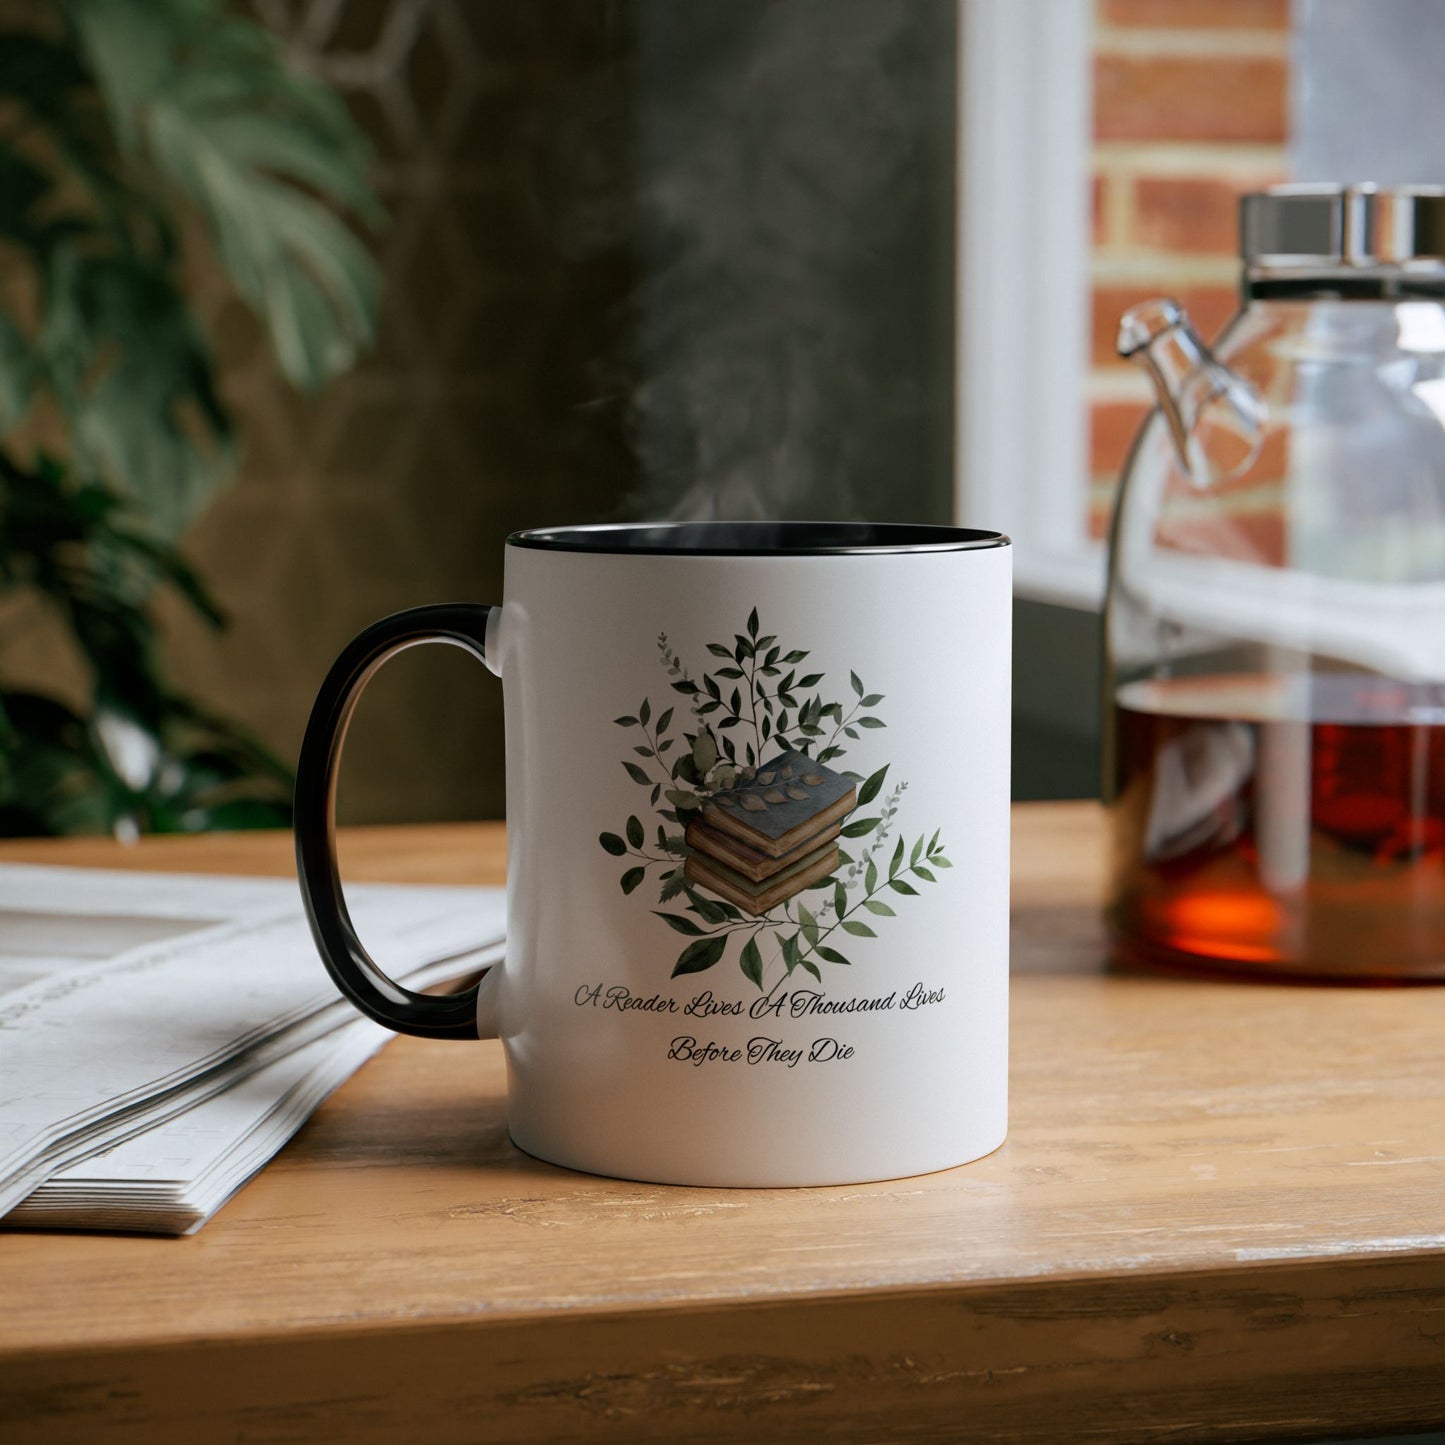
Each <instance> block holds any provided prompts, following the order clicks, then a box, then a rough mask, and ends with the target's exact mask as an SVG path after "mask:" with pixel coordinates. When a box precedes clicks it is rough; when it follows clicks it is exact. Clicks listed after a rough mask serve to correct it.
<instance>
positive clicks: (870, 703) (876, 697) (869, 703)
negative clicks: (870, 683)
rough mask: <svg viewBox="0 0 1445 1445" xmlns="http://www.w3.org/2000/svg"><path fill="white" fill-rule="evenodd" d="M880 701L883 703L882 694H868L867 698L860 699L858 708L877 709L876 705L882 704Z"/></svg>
mask: <svg viewBox="0 0 1445 1445" xmlns="http://www.w3.org/2000/svg"><path fill="white" fill-rule="evenodd" d="M882 701H883V694H882V693H881V692H870V693H869V694H868V696H867V697H865V698H862V699H861V700H860V701H859V703H858V706H859V707H877V706H878V704H879V703H880V702H882Z"/></svg>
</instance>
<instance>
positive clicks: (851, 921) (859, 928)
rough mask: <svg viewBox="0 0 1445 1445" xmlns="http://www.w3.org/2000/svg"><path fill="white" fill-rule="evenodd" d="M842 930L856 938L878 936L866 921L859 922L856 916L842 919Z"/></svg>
mask: <svg viewBox="0 0 1445 1445" xmlns="http://www.w3.org/2000/svg"><path fill="white" fill-rule="evenodd" d="M843 932H844V933H851V934H853V935H854V936H855V937H858V938H877V937H878V935H877V934H876V933H874V932H873V930H872V929H871V928H869V927H868V925H867V924H866V923H860V922H859V921H858V920H857V919H856V918H845V919H844V920H843Z"/></svg>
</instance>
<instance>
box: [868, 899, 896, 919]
mask: <svg viewBox="0 0 1445 1445" xmlns="http://www.w3.org/2000/svg"><path fill="white" fill-rule="evenodd" d="M863 906H864V908H866V909H867V910H868V911H869V913H877V914H879V915H880V916H881V917H883V918H897V917H898V915H897V914H896V913H894V911H893V910H892V909H891V908H890V907H889V906H888V905H887V904H886V903H884V902H882V900H880V899H877V898H865V899H864V900H863Z"/></svg>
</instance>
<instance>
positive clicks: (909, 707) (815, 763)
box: [296, 522, 1011, 1186]
mask: <svg viewBox="0 0 1445 1445" xmlns="http://www.w3.org/2000/svg"><path fill="white" fill-rule="evenodd" d="M1010 572H1011V568H1010V549H1009V546H1008V539H1007V538H1005V537H1001V536H999V535H997V534H994V533H986V532H975V531H964V530H960V529H955V528H945V527H923V526H911V525H903V524H897V525H890V524H879V525H873V524H865V523H844V522H838V523H832V522H829V523H808V522H781V523H722V522H702V523H679V524H670V525H655V526H653V525H636V526H630V525H623V526H604V527H566V528H557V529H547V530H537V531H529V532H520V533H517V534H516V535H514V536H512V537H511V538H510V539H509V540H508V543H507V549H506V583H505V601H504V602H503V604H502V606H501V607H500V608H492V607H482V606H473V605H459V606H442V607H423V608H417V609H415V610H413V611H410V612H404V613H400V614H398V615H397V616H394V617H390V618H387V619H385V620H384V621H382V622H379V623H377V624H376V625H375V626H373V627H371V628H369V629H368V630H367V631H366V632H364V633H362V634H361V635H360V636H359V637H358V638H357V639H356V640H355V641H354V642H353V643H352V644H351V645H350V646H349V647H348V648H347V649H346V651H345V652H344V653H343V654H342V655H341V657H340V658H339V659H338V660H337V662H336V664H335V666H334V667H333V668H332V671H331V673H330V674H329V676H328V677H327V679H326V682H325V684H324V685H323V687H322V689H321V693H320V696H319V697H318V699H317V703H316V707H315V710H314V712H313V714H312V717H311V722H310V724H309V726H308V728H307V732H306V738H305V742H304V744H303V746H302V752H301V760H300V764H299V767H298V770H297V812H296V837H297V859H298V865H299V870H300V875H301V882H302V890H303V893H304V895H305V898H306V904H307V911H308V915H309V917H310V919H311V923H312V929H313V933H314V935H315V938H316V942H317V947H318V948H319V950H320V952H321V956H322V958H323V959H324V960H325V962H326V965H327V967H328V969H329V970H330V972H331V975H332V977H333V978H334V979H335V981H336V983H337V985H338V986H339V987H340V989H341V990H342V992H343V993H345V994H346V995H347V997H349V998H350V999H351V1000H352V1002H353V1003H355V1004H356V1005H357V1007H358V1008H360V1009H361V1010H362V1012H364V1013H366V1014H368V1015H369V1016H370V1017H372V1018H374V1019H376V1020H378V1021H379V1022H381V1023H384V1024H387V1025H389V1026H390V1027H391V1028H393V1029H396V1030H398V1031H400V1032H403V1033H413V1034H424V1035H429V1036H437V1037H446V1038H470V1039H475V1038H477V1037H479V1036H481V1037H497V1036H499V1037H500V1038H501V1040H502V1042H503V1045H504V1047H505V1050H506V1058H507V1066H508V1076H509V1084H510V1098H509V1109H508V1114H509V1127H510V1131H511V1135H512V1138H513V1140H514V1141H515V1142H516V1144H517V1145H518V1146H519V1147H520V1148H522V1149H524V1150H526V1151H527V1152H528V1153H529V1154H534V1155H536V1156H537V1157H539V1158H541V1159H545V1160H550V1161H551V1162H553V1163H556V1164H563V1165H567V1166H568V1167H570V1168H573V1169H582V1170H588V1171H590V1172H593V1173H597V1174H610V1175H617V1176H621V1177H624V1178H631V1179H642V1180H649V1181H653V1182H658V1183H671V1184H693V1185H755V1186H774V1185H806V1184H840V1183H859V1182H863V1181H866V1180H872V1179H883V1178H895V1177H898V1176H902V1175H909V1174H918V1173H923V1172H926V1171H929V1170H934V1169H942V1168H946V1167H948V1166H951V1165H955V1164H962V1163H965V1162H966V1161H968V1160H970V1159H976V1158H978V1157H979V1156H980V1155H983V1154H987V1153H989V1152H990V1151H992V1150H993V1149H995V1148H997V1147H998V1145H999V1144H1000V1143H1001V1142H1002V1141H1003V1138H1004V1134H1005V1132H1006V1128H1007V1122H1006V1112H1007V1097H1006V1091H1007V1039H1008V853H1009V848H1008V843H1009V836H1008V824H1009V674H1010V616H1011V586H1010ZM427 641H440V642H451V643H455V644H459V645H461V646H462V647H465V648H467V649H468V650H469V651H471V652H473V653H474V654H475V655H476V656H477V657H478V658H480V659H481V660H482V661H483V662H485V663H486V664H487V666H488V667H490V668H491V669H492V670H493V671H494V672H496V673H498V674H499V675H500V676H501V677H502V679H503V687H504V692H505V709H506V731H507V749H506V751H507V758H506V768H507V869H508V872H507V890H508V937H507V958H506V962H505V964H503V965H500V966H498V967H496V968H494V969H492V970H491V972H490V973H488V974H487V975H486V976H485V977H484V978H483V980H482V981H481V983H480V985H479V987H478V988H476V989H474V990H472V991H470V992H468V993H466V994H463V995H459V996H456V997H447V998H440V997H435V996H428V995H420V994H413V993H411V992H409V991H408V990H406V989H404V988H402V987H400V986H399V985H397V984H395V983H393V982H392V981H391V980H390V979H388V978H387V977H386V976H385V975H384V974H383V973H382V972H381V971H380V969H379V968H378V967H377V966H376V964H375V963H374V962H372V960H371V959H370V958H368V957H367V955H366V952H365V949H364V948H363V946H362V944H361V943H360V941H359V940H358V939H357V937H356V935H355V933H354V931H353V929H352V927H351V924H350V920H349V918H348V916H347V912H346V906H345V903H344V901H343V899H342V895H341V888H340V884H339V882H338V879H337V872H336V856H335V848H334V840H333V818H332V814H333V796H334V789H335V776H336V765H337V760H338V756H339V752H340V747H341V740H342V736H343V734H344V731H345V726H346V721H347V718H348V716H349V714H350V711H351V708H352V706H353V704H354V702H355V699H356V696H357V694H358V693H359V691H360V689H361V687H362V686H363V684H364V683H365V681H366V679H367V677H368V676H369V675H370V674H371V672H372V671H373V670H374V669H375V668H377V667H378V666H380V664H381V663H382V662H383V661H384V660H385V659H386V658H387V657H389V656H390V655H391V654H392V653H394V652H397V651H399V650H400V649H402V648H404V647H409V646H412V645H414V644H416V643H420V642H427Z"/></svg>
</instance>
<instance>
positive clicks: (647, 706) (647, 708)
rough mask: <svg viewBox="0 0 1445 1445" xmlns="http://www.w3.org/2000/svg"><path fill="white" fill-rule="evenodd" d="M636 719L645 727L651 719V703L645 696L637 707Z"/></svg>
mask: <svg viewBox="0 0 1445 1445" xmlns="http://www.w3.org/2000/svg"><path fill="white" fill-rule="evenodd" d="M637 721H638V722H640V723H641V724H642V726H643V727H646V726H647V725H648V723H649V722H651V721H652V704H651V703H650V702H648V700H647V699H646V698H643V699H642V706H641V707H640V708H638V709H637Z"/></svg>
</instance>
